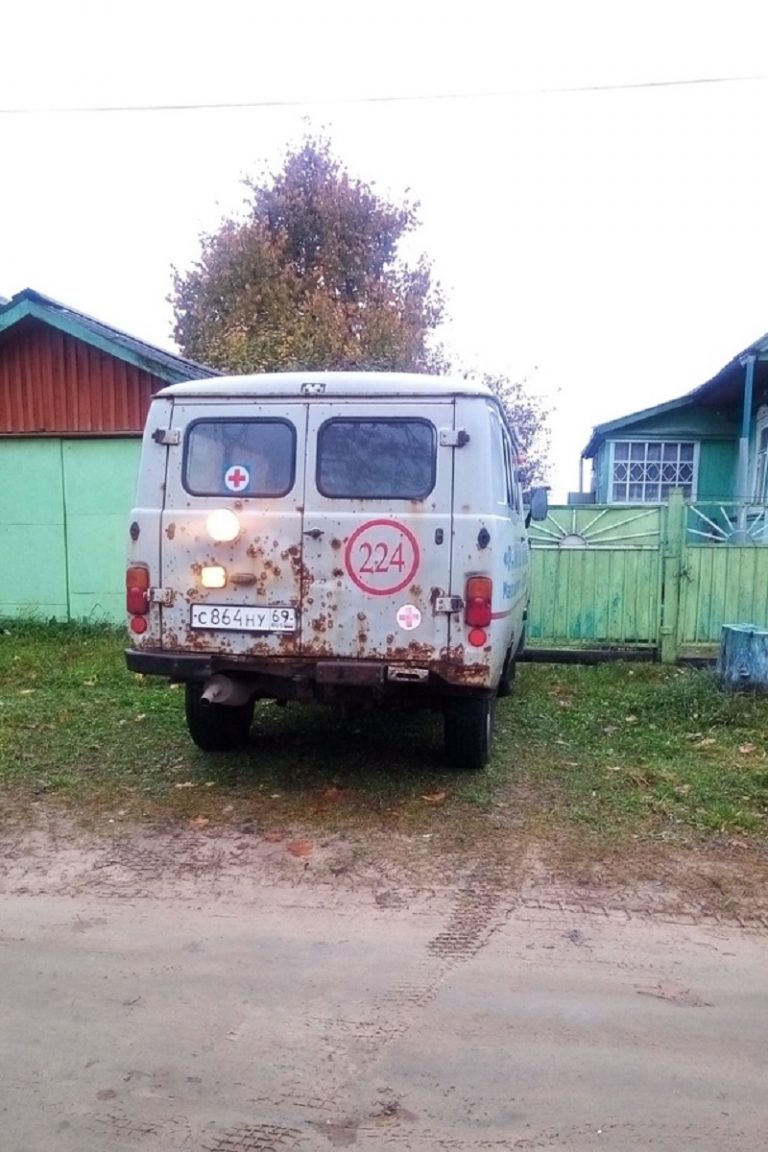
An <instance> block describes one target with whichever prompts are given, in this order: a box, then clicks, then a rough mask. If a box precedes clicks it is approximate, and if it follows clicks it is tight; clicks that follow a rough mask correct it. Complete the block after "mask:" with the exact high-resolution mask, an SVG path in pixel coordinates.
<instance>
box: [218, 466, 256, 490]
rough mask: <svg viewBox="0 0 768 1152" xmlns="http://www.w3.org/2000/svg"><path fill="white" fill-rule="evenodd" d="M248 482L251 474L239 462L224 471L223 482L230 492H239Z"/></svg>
mask: <svg viewBox="0 0 768 1152" xmlns="http://www.w3.org/2000/svg"><path fill="white" fill-rule="evenodd" d="M250 482H251V474H250V472H249V471H248V469H247V468H243V466H242V465H241V464H235V465H234V466H233V467H232V468H230V469H229V470H228V471H227V472H225V473H224V483H225V484H226V486H227V488H228V489H229V491H230V492H240V491H241V490H242V489H243V488H247V487H248V485H249V484H250Z"/></svg>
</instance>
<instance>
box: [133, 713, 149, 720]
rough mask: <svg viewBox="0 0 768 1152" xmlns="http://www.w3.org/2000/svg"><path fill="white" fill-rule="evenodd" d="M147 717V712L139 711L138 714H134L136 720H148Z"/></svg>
mask: <svg viewBox="0 0 768 1152" xmlns="http://www.w3.org/2000/svg"><path fill="white" fill-rule="evenodd" d="M146 718H147V714H146V712H139V714H138V716H134V720H136V721H139V720H146Z"/></svg>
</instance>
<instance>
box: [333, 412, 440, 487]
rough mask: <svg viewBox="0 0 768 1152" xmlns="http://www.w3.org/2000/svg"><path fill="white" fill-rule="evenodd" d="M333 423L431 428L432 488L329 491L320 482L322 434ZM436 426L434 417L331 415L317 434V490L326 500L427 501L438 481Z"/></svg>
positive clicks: (430, 480) (430, 479)
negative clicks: (392, 491)
mask: <svg viewBox="0 0 768 1152" xmlns="http://www.w3.org/2000/svg"><path fill="white" fill-rule="evenodd" d="M332 424H390V425H392V424H421V425H423V426H424V427H425V428H428V429H429V433H430V439H431V442H432V459H431V468H430V475H429V487H428V488H427V489H426V490H425V491H424V492H419V493H416V494H410V493H409V494H407V495H398V496H392V495H388V494H380V495H371V494H367V495H364V494H361V493H360V492H328V491H326V489H325V488H323V487H322V485H321V480H320V470H321V466H322V460H323V436H324V434H325V430H326V429H327V428H328V427H329V426H330V425H332ZM437 442H438V440H437V429H436V428H435V425H434V424H433V423H432V421H431V420H428V419H427V418H426V417H425V416H329V417H328V419H327V420H323V421H322V423H321V424H319V425H318V428H317V431H316V433H315V448H314V450H315V489H316V491H317V492H318V494H319V495H320V496H322V497H323V498H324V499H325V500H403V501H410V500H426V499H427V497H428V496H430V495H431V494H432V493H433V492H434V490H435V485H436V484H437Z"/></svg>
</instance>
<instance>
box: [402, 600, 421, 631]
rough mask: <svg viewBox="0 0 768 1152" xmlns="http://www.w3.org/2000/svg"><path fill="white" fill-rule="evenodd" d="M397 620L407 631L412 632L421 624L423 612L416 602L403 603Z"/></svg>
mask: <svg viewBox="0 0 768 1152" xmlns="http://www.w3.org/2000/svg"><path fill="white" fill-rule="evenodd" d="M397 622H398V624H399V625H400V627H401V628H405V630H406V632H412V631H413V629H414V628H418V626H419V624H421V612H420V611H419V609H418V608H417V607H416V606H415V605H414V604H403V606H402V608H398V610H397Z"/></svg>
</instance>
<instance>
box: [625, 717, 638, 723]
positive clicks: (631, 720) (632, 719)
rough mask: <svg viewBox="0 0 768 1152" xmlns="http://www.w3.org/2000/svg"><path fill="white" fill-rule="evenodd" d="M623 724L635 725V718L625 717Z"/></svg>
mask: <svg viewBox="0 0 768 1152" xmlns="http://www.w3.org/2000/svg"><path fill="white" fill-rule="evenodd" d="M624 722H625V723H626V724H637V716H625V717H624Z"/></svg>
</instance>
